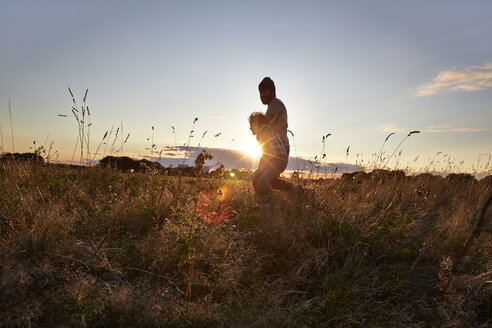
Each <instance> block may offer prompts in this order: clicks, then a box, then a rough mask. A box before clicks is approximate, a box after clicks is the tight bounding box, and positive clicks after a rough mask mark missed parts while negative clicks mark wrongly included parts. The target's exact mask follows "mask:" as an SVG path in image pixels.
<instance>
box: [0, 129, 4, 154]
mask: <svg viewBox="0 0 492 328" xmlns="http://www.w3.org/2000/svg"><path fill="white" fill-rule="evenodd" d="M0 139H1V140H2V151H1V152H2V153H3V152H5V146H4V144H3V132H2V124H0Z"/></svg>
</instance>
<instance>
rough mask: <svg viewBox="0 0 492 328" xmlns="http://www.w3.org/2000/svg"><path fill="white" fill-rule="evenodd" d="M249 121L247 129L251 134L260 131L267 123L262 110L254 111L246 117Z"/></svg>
mask: <svg viewBox="0 0 492 328" xmlns="http://www.w3.org/2000/svg"><path fill="white" fill-rule="evenodd" d="M248 121H249V129H250V130H251V132H252V133H253V135H257V134H258V132H259V131H260V128H261V127H262V126H263V125H265V124H268V120H267V118H266V116H265V114H263V113H262V112H254V113H252V114H251V115H250V116H249V117H248Z"/></svg>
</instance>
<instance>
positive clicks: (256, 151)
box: [243, 142, 261, 158]
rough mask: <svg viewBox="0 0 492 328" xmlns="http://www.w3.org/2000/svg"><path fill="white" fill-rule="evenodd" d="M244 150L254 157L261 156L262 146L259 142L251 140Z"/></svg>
mask: <svg viewBox="0 0 492 328" xmlns="http://www.w3.org/2000/svg"><path fill="white" fill-rule="evenodd" d="M243 151H244V152H245V153H247V154H248V155H249V156H251V157H253V158H258V157H260V156H261V148H260V145H258V143H257V142H251V143H250V144H248V145H246V146H245V147H244V148H243Z"/></svg>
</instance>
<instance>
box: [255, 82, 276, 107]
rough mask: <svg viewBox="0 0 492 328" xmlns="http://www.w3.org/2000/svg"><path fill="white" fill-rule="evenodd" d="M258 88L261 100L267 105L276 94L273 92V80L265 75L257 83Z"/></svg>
mask: <svg viewBox="0 0 492 328" xmlns="http://www.w3.org/2000/svg"><path fill="white" fill-rule="evenodd" d="M258 90H259V91H260V99H261V102H262V103H263V104H264V105H268V104H269V103H270V102H272V100H273V98H275V97H276V96H277V95H276V94H275V83H273V80H272V79H271V78H269V77H265V78H264V79H263V80H261V82H260V84H259V85H258Z"/></svg>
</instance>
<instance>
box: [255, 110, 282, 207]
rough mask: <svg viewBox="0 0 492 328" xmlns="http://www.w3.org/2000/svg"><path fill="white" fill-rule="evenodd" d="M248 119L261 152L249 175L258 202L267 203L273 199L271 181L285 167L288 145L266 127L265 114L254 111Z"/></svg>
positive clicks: (275, 178)
mask: <svg viewBox="0 0 492 328" xmlns="http://www.w3.org/2000/svg"><path fill="white" fill-rule="evenodd" d="M248 120H249V125H250V130H251V132H252V133H253V135H255V136H256V140H258V143H259V144H260V148H261V152H262V156H261V158H260V162H259V164H258V168H257V169H256V170H255V171H254V172H253V174H252V175H251V181H252V182H253V188H254V190H255V197H256V199H257V201H258V202H260V203H269V202H270V201H271V200H272V199H273V189H272V183H273V182H274V181H275V180H277V178H278V177H279V176H280V173H282V172H283V171H284V170H285V168H286V167H287V162H288V148H287V147H288V145H285V143H284V142H283V140H282V138H280V136H279V135H278V134H275V133H273V132H272V131H271V129H270V128H269V127H268V119H267V117H266V116H265V114H263V113H261V112H254V113H252V114H251V115H250V116H249V118H248Z"/></svg>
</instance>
